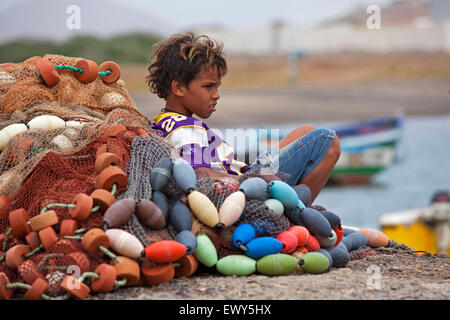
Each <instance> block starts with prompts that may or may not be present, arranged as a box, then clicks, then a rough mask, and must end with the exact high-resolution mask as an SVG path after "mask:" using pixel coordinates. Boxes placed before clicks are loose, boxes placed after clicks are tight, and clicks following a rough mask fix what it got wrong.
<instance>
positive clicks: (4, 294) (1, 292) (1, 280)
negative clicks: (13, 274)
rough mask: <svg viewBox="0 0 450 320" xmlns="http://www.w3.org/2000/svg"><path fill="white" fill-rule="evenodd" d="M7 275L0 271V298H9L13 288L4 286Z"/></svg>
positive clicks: (6, 281)
mask: <svg viewBox="0 0 450 320" xmlns="http://www.w3.org/2000/svg"><path fill="white" fill-rule="evenodd" d="M9 283H10V282H9V279H8V276H7V275H6V274H5V273H4V272H0V300H9V299H11V297H12V295H13V290H12V289H8V288H7V287H6V285H7V284H9Z"/></svg>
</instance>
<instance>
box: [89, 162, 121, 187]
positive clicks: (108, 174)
mask: <svg viewBox="0 0 450 320" xmlns="http://www.w3.org/2000/svg"><path fill="white" fill-rule="evenodd" d="M113 184H117V186H119V187H126V186H127V184H128V178H127V175H126V174H125V172H123V170H122V169H120V168H119V167H116V166H112V167H108V168H105V169H103V170H102V172H100V173H99V175H98V176H97V178H96V180H95V187H96V188H97V189H105V190H111V189H112V186H113Z"/></svg>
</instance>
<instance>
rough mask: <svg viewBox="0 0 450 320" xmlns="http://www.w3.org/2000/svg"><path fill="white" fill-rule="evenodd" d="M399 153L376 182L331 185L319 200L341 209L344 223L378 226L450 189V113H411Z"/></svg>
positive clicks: (406, 122) (328, 205)
mask: <svg viewBox="0 0 450 320" xmlns="http://www.w3.org/2000/svg"><path fill="white" fill-rule="evenodd" d="M316 125H321V124H316ZM397 155H398V160H397V162H396V163H394V164H393V165H391V166H390V167H388V168H386V169H384V170H383V171H381V172H380V173H378V174H377V175H375V176H373V178H372V181H371V183H369V184H367V185H362V186H336V185H333V186H331V185H327V186H326V187H325V188H324V189H322V191H321V192H320V194H319V195H318V196H317V198H316V200H315V201H314V203H315V204H320V205H322V206H324V207H325V208H327V209H328V210H329V211H332V212H334V213H336V214H338V215H339V216H340V217H341V221H342V224H344V225H349V226H356V227H361V228H364V227H370V228H377V229H380V228H381V226H380V224H379V218H380V216H381V215H383V214H385V213H391V212H396V211H404V210H410V209H418V208H426V207H428V206H429V205H430V201H431V198H432V196H433V195H434V194H435V193H436V192H437V191H439V190H447V191H450V115H440V116H427V117H424V116H421V117H407V118H405V126H404V133H403V137H402V139H401V140H400V143H399V144H398V147H397Z"/></svg>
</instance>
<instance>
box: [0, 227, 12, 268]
mask: <svg viewBox="0 0 450 320" xmlns="http://www.w3.org/2000/svg"><path fill="white" fill-rule="evenodd" d="M11 232H12V228H9V229H8V231H7V232H6V234H5V239H3V255H2V256H1V257H0V262H2V261H3V260H4V259H5V258H6V247H7V246H8V237H9V236H10V234H11Z"/></svg>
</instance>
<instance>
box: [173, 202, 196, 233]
mask: <svg viewBox="0 0 450 320" xmlns="http://www.w3.org/2000/svg"><path fill="white" fill-rule="evenodd" d="M169 221H170V222H169V223H170V224H171V226H172V227H173V228H174V229H175V231H176V232H181V231H183V230H189V231H190V230H191V228H192V216H191V211H190V210H189V208H188V207H187V206H186V205H185V204H184V203H183V202H181V201H179V200H178V201H176V202H175V203H174V204H173V205H172V206H171V207H170V210H169Z"/></svg>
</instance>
